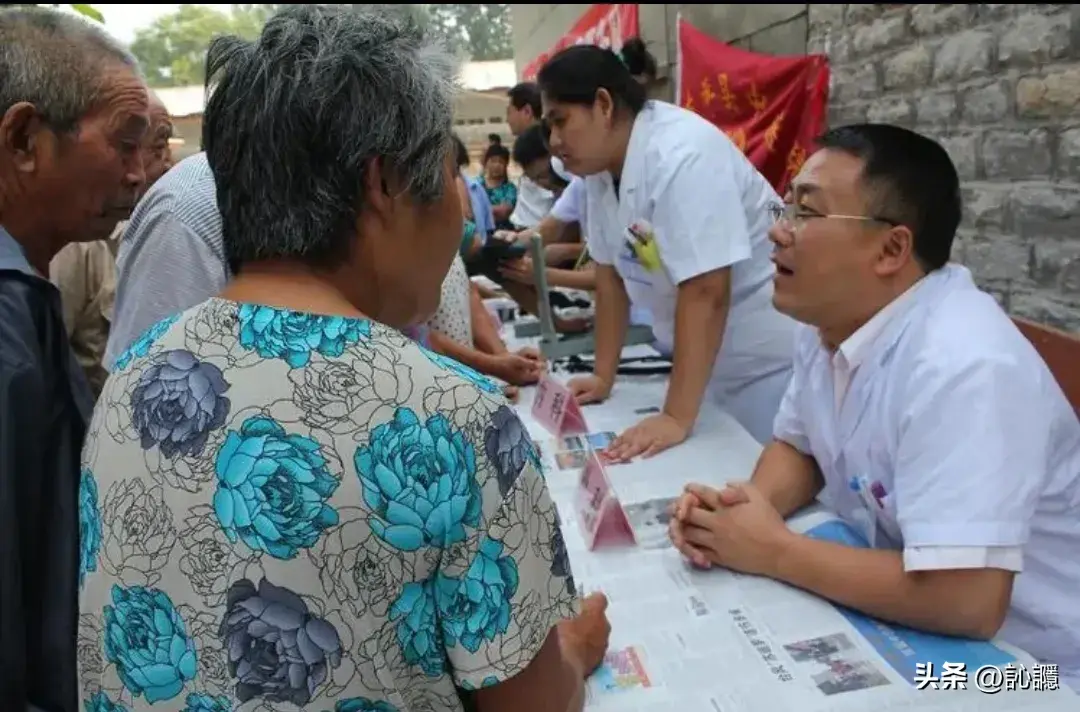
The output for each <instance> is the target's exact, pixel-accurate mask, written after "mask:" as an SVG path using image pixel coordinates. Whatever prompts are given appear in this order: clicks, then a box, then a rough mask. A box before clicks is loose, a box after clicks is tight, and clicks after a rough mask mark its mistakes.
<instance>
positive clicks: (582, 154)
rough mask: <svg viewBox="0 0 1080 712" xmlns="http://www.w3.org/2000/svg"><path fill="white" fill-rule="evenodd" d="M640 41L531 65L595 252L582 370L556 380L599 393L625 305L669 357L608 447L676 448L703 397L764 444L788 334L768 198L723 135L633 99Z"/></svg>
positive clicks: (640, 89) (596, 396)
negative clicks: (663, 374) (646, 401)
mask: <svg viewBox="0 0 1080 712" xmlns="http://www.w3.org/2000/svg"><path fill="white" fill-rule="evenodd" d="M643 51H644V47H643V46H641V45H640V44H633V43H630V44H627V45H626V46H625V47H624V48H623V55H622V56H621V57H620V56H618V55H616V54H615V53H614V52H612V51H611V50H608V49H602V48H600V47H596V46H592V45H576V46H574V47H569V48H567V49H565V50H562V51H560V52H559V53H558V54H556V55H555V56H554V57H552V58H551V59H550V60H548V62H547V63H546V64H545V65H544V66H543V67H542V68H541V70H540V73H539V85H540V89H541V92H542V94H543V102H544V112H545V114H544V121H545V125H547V126H550V128H551V136H550V146H551V151H552V153H553V154H555V155H556V156H557V157H559V158H560V159H561V160H562V161H563V164H564V165H565V168H566V170H567V171H568V172H570V173H571V174H573V175H577V176H583V177H584V180H585V187H586V194H587V208H586V217H587V220H588V225H587V226H586V229H585V233H586V238H587V240H588V248H589V254H590V256H591V257H592V258H593V260H595V262H596V320H595V322H596V364H595V372H594V373H593V374H592V375H591V376H584V377H579V378H575V379H574V380H572V381H571V382H570V383H569V386H570V388H571V390H572V391H573V392H574V394H575V396H576V397H577V399H578V400H579V402H581V403H593V402H598V401H602V400H604V399H606V398H607V397H608V395H609V394H610V393H611V389H612V387H613V386H614V382H615V373H616V370H617V367H618V364H619V358H620V353H621V347H622V343H623V339H624V336H625V333H626V326H627V323H628V320H629V314H630V305H631V303H633V304H635V305H637V306H640V307H644V308H645V309H646V310H647V311H648V314H649V317H650V319H651V322H652V323H651V326H652V329H653V332H654V334H655V336H656V339H657V341H658V342H659V344H660V346H661V350H662V351H663V352H664V353H671V354H672V355H673V356H672V357H673V369H672V374H671V383H670V385H669V386H668V393H667V398H666V400H665V403H664V406H663V410H662V412H660V413H658V414H655V415H651V416H648V417H647V418H645V419H644V420H642V421H641V422H640V423H638V424H637V425H635V426H633V427H631V428H630V429H628V430H627V431H625V432H624V433H622V434H621V435H620V436H619V437H618V438H616V440H615V441H614V442H613V443H612V444H611V445H610V446H609V448H608V454H609V456H611V457H612V458H614V459H616V460H623V459H627V458H631V457H634V456H637V455H642V454H644V455H646V456H649V455H652V454H655V453H658V452H661V451H663V450H665V449H667V448H670V447H672V446H674V445H677V444H679V443H680V442H682V441H683V440H685V439H686V438H687V437H688V435H689V434H690V432H691V429H692V428H693V425H694V423H695V422H696V421H697V417H698V413H699V412H700V408H701V404H702V400H703V399H704V398H705V396H706V394H708V396H709V398H710V400H712V401H713V402H714V403H715V404H716V405H717V406H719V407H721V408H723V409H725V410H727V411H728V412H729V413H730V414H731V415H733V416H734V417H735V418H736V419H737V420H739V422H740V423H741V424H742V425H743V427H745V428H746V429H747V430H748V431H749V432H750V434H751V435H753V436H754V437H755V438H756V439H757V440H758V441H759V442H767V441H768V440H769V439H770V437H771V432H772V422H773V419H774V418H775V417H776V412H777V409H778V408H779V405H780V399H781V398H782V397H783V394H784V391H785V390H786V388H787V384H788V382H789V380H790V378H791V359H792V353H791V352H792V343H793V338H794V330H795V322H794V321H793V320H792V319H790V318H789V317H787V316H784V315H782V314H780V313H779V312H777V311H776V309H775V308H774V307H773V305H772V291H773V285H772V280H773V276H774V274H775V269H774V267H773V265H772V264H771V262H770V260H769V256H770V252H771V249H770V245H769V241H768V236H767V233H768V229H769V227H770V226H771V225H772V224H773V222H774V219H775V218H774V216H773V212H774V211H775V210H776V208H777V206H778V205H779V203H780V198H779V197H778V196H777V195H776V192H775V191H774V190H773V189H772V186H770V185H769V183H768V181H767V180H765V178H764V177H763V176H762V175H761V174H760V173H759V172H758V171H757V170H756V169H755V168H754V166H753V165H752V164H751V163H750V162H749V160H747V158H746V156H744V155H743V153H742V152H741V151H740V150H739V149H738V148H737V147H735V145H734V144H733V143H732V142H731V141H730V140H729V139H728V138H727V136H726V135H725V134H724V132H723V131H721V130H720V129H718V128H717V127H716V126H714V125H713V124H711V123H710V122H708V121H706V120H705V119H703V118H702V117H700V116H698V115H697V114H695V113H693V112H691V111H688V110H686V109H682V108H680V107H677V106H674V105H672V104H668V103H664V102H655V101H648V100H647V98H646V91H645V87H644V86H643V84H642V83H641V82H640V81H638V80H637V79H636V78H635V76H634V74H633V70H632V69H629V68H628V67H634V66H640V65H641V64H642V63H643V60H642V59H641V58H640V57H635V56H634V55H633V54H632V53H633V52H643Z"/></svg>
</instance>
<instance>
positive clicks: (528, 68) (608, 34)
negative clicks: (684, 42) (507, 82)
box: [521, 3, 638, 82]
mask: <svg viewBox="0 0 1080 712" xmlns="http://www.w3.org/2000/svg"><path fill="white" fill-rule="evenodd" d="M637 36H638V6H637V4H621V3H620V4H598V5H593V6H591V7H590V8H589V9H588V10H586V11H585V14H584V15H582V16H581V18H580V19H578V21H577V22H575V23H574V26H573V27H571V28H570V31H569V32H567V33H566V34H565V35H563V36H562V37H560V38H559V41H558V42H556V43H555V46H554V47H552V48H551V49H550V50H548V51H547V52H544V53H542V54H541V55H540V56H539V57H537V58H536V59H534V60H533V61H531V62H529V63H528V64H527V65H525V69H524V70H523V71H522V73H521V76H522V79H523V81H527V82H533V81H536V75H537V73H538V72H539V71H540V68H541V67H543V66H544V62H546V61H548V59H549V58H551V56H552V55H553V54H555V53H556V52H558V51H559V50H561V49H565V48H566V47H569V46H570V45H575V44H594V45H600V46H601V47H610V48H611V49H613V50H614V51H616V52H618V51H619V50H620V49H621V48H622V43H623V42H625V41H626V40H628V39H630V38H631V37H637Z"/></svg>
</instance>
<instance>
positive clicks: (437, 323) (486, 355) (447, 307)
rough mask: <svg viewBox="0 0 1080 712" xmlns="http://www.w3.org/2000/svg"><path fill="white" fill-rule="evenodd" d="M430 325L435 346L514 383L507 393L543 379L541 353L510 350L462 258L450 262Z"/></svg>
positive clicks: (434, 348)
mask: <svg viewBox="0 0 1080 712" xmlns="http://www.w3.org/2000/svg"><path fill="white" fill-rule="evenodd" d="M427 326H428V343H429V344H430V347H431V349H433V350H434V351H437V352H439V353H441V354H443V355H444V356H449V357H450V358H452V359H454V360H455V361H459V362H461V363H463V364H465V365H466V366H469V367H471V368H474V369H476V370H477V371H479V372H480V373H484V374H487V375H489V376H495V377H496V378H499V379H501V380H503V381H506V382H507V383H508V384H510V386H509V390H508V391H507V389H504V391H507V392H505V394H506V395H507V396H515V397H516V395H517V388H516V387H517V386H528V385H532V384H533V383H536V382H537V381H538V380H540V374H541V372H542V371H543V361H542V360H541V358H540V353H539V352H538V351H537V350H536V349H534V348H525V349H522V350H520V351H518V352H517V353H511V352H510V351H509V350H507V348H506V344H505V343H503V340H502V338H501V337H500V336H499V332H498V330H497V329H496V328H495V324H494V323H493V322H492V319H491V315H490V314H489V313H488V311H487V309H486V308H485V307H484V302H483V300H482V299H481V297H480V293H479V292H478V291H477V290H476V289H475V288H474V287H473V285H472V283H471V282H470V281H469V275H468V274H467V273H466V272H465V264H464V263H463V262H462V261H461V258H460V257H458V258H456V259H455V260H454V261H453V263H451V265H450V271H449V272H447V274H446V278H445V279H444V280H443V283H442V295H441V298H440V301H439V309H438V311H436V312H435V315H434V316H433V317H431V319H430V320H429V321H428V323H427Z"/></svg>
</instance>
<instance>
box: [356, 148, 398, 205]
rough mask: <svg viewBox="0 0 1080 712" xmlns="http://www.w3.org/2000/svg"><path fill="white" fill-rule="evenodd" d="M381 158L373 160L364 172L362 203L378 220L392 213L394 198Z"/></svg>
mask: <svg viewBox="0 0 1080 712" xmlns="http://www.w3.org/2000/svg"><path fill="white" fill-rule="evenodd" d="M391 190H392V189H391V187H390V181H389V180H388V176H387V175H386V171H385V170H384V165H383V162H382V159H381V158H373V159H372V160H371V161H370V162H369V163H368V165H367V169H366V170H365V171H364V185H363V191H364V203H366V205H367V207H368V209H370V210H371V211H372V212H373V213H375V215H377V216H378V217H379V219H380V220H388V219H389V216H390V214H391V213H393V211H394V196H393V194H392V192H391Z"/></svg>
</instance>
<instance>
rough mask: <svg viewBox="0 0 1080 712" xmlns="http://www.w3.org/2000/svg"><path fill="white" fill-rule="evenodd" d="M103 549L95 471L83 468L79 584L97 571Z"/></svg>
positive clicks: (80, 479)
mask: <svg viewBox="0 0 1080 712" xmlns="http://www.w3.org/2000/svg"><path fill="white" fill-rule="evenodd" d="M100 550H101V513H100V512H99V511H98V488H97V480H95V479H94V473H93V472H91V471H90V470H89V469H88V468H85V467H84V468H82V473H81V474H80V476H79V585H80V586H82V584H83V581H85V580H86V574H88V573H89V572H91V571H97V560H98V552H99V551H100Z"/></svg>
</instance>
